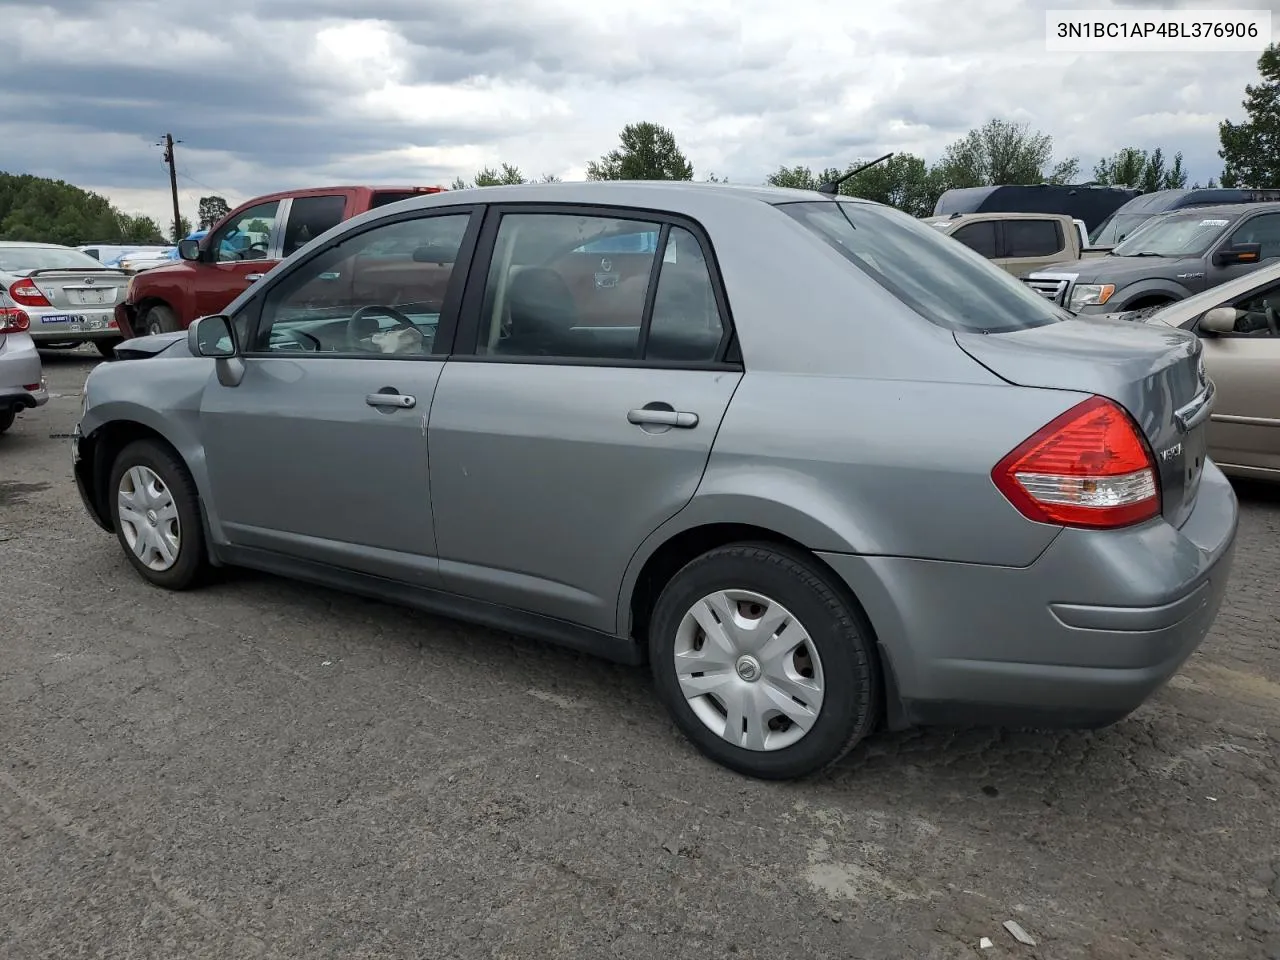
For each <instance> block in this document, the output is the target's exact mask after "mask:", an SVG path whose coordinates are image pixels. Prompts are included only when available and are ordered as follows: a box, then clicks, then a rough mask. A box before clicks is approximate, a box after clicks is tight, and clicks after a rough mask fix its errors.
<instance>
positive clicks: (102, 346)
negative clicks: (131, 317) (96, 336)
mask: <svg viewBox="0 0 1280 960" xmlns="http://www.w3.org/2000/svg"><path fill="white" fill-rule="evenodd" d="M123 342H124V341H123V338H122V339H119V340H95V341H93V345H94V346H95V347H97V348H98V352H99V353H100V354H102V355H103V356H104V357H106V358H107V359H108V360H114V359H115V356H116V347H117V346H118V345H119V344H121V343H123Z"/></svg>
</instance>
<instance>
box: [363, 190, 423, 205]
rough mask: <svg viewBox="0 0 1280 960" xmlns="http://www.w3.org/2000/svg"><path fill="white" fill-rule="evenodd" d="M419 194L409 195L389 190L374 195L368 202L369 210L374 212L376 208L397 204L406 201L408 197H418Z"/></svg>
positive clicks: (401, 191) (405, 192)
mask: <svg viewBox="0 0 1280 960" xmlns="http://www.w3.org/2000/svg"><path fill="white" fill-rule="evenodd" d="M418 196H421V194H418V193H410V192H407V191H404V190H389V191H386V192H385V193H375V194H374V195H373V199H372V200H371V201H369V209H370V210H375V209H377V208H378V207H385V206H386V205H387V204H388V203H399V202H400V201H401V200H408V199H409V198H410V197H418Z"/></svg>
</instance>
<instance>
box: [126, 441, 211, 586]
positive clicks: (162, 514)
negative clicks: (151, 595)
mask: <svg viewBox="0 0 1280 960" xmlns="http://www.w3.org/2000/svg"><path fill="white" fill-rule="evenodd" d="M108 489H109V495H110V497H111V522H112V525H113V526H114V527H115V529H116V536H117V537H118V538H119V540H120V546H122V547H123V548H124V552H125V556H127V557H128V558H129V562H130V563H131V564H133V568H134V569H135V570H137V571H138V573H140V574H141V575H142V576H143V578H144V579H146V580H148V581H150V582H151V583H154V584H155V585H156V586H158V587H165V588H166V589H169V590H185V589H186V588H188V587H190V586H193V585H194V584H195V583H196V582H197V581H198V580H199V579H200V577H201V576H202V575H203V574H204V572H205V570H206V568H207V565H208V558H207V557H206V556H205V543H204V528H203V527H202V525H201V522H200V507H199V502H200V501H199V498H198V496H197V494H196V485H195V482H194V481H193V480H192V479H191V474H190V473H189V472H188V471H187V468H186V466H185V465H184V464H183V463H182V462H181V461H180V460H179V459H178V458H177V457H176V456H174V455H173V453H172V452H171V451H170V450H169V449H168V448H167V447H166V446H164V445H163V444H161V443H158V442H156V441H155V440H138V441H136V442H134V443H131V444H129V445H128V446H127V447H125V448H124V449H123V450H121V451H120V453H119V455H118V456H117V457H116V460H115V464H114V465H113V466H112V468H111V485H110V487H109V488H108Z"/></svg>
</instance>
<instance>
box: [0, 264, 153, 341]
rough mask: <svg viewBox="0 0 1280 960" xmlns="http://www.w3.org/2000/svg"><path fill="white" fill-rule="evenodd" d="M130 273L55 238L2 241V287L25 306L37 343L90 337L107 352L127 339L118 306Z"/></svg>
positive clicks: (23, 308)
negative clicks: (50, 240)
mask: <svg viewBox="0 0 1280 960" xmlns="http://www.w3.org/2000/svg"><path fill="white" fill-rule="evenodd" d="M129 276H130V275H129V274H128V273H127V272H126V271H124V270H119V269H117V268H115V267H104V266H103V265H102V264H101V263H99V262H98V261H97V260H95V259H93V257H91V256H89V255H88V254H87V253H81V252H80V251H79V250H75V249H73V248H71V247H64V246H60V245H59V244H56V243H27V242H25V241H12V240H10V241H0V287H3V289H4V292H5V294H6V295H7V296H8V298H9V300H11V301H12V304H10V305H11V306H13V307H16V308H18V309H20V310H22V311H23V312H24V313H25V314H26V316H27V318H28V320H29V321H30V327H29V329H28V330H27V331H26V332H27V333H28V334H29V335H30V337H31V339H32V340H34V341H35V342H36V346H38V347H73V346H75V345H76V344H79V343H92V344H93V345H94V346H96V347H97V348H98V352H99V353H101V354H102V355H103V356H104V357H110V356H111V355H112V350H113V349H114V348H115V345H116V344H117V343H119V342H120V341H121V340H122V339H124V338H123V337H122V336H121V335H120V328H119V327H118V326H116V319H115V307H116V304H117V303H119V302H120V301H121V300H123V299H124V295H125V289H126V288H127V287H128V285H129Z"/></svg>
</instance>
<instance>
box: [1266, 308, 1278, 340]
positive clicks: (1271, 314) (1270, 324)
mask: <svg viewBox="0 0 1280 960" xmlns="http://www.w3.org/2000/svg"><path fill="white" fill-rule="evenodd" d="M1265 312H1266V317H1267V329H1268V330H1269V331H1271V335H1272V336H1273V337H1280V316H1277V315H1276V308H1275V307H1273V306H1272V305H1271V304H1269V303H1268V304H1267V305H1266V307H1265Z"/></svg>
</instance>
